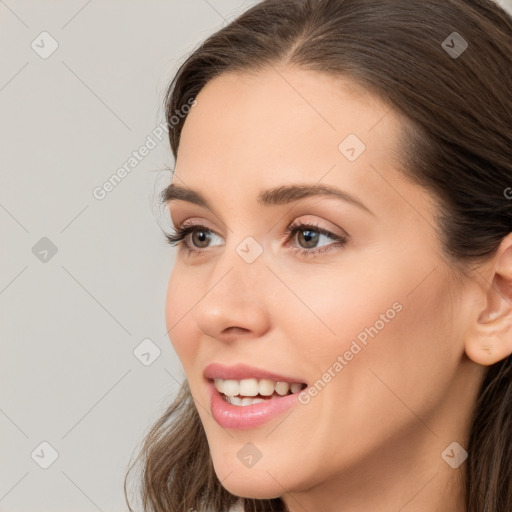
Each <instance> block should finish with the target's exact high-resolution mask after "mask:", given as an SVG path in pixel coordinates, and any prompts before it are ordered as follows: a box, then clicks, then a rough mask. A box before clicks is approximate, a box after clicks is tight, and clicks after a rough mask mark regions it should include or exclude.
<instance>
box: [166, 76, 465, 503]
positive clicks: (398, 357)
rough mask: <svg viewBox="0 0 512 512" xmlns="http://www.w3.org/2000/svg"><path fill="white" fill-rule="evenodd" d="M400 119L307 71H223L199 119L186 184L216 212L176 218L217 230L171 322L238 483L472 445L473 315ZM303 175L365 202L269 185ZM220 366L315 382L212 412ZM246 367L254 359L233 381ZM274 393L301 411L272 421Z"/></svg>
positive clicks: (349, 476) (224, 478)
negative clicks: (404, 150)
mask: <svg viewBox="0 0 512 512" xmlns="http://www.w3.org/2000/svg"><path fill="white" fill-rule="evenodd" d="M400 123H401V121H400V119H399V117H398V116H397V115H396V114H395V113H394V112H393V111H392V110H390V109H389V107H388V106H385V105H384V104H382V103H380V102H378V101H377V100H376V99H375V98H374V97H373V96H370V95H368V94H365V93H364V92H363V91H362V90H361V89H359V88H357V87H356V86H354V85H350V83H349V82H348V81H346V80H343V79H335V78H333V77H330V76H327V75H323V74H319V73H316V72H312V71H305V70H301V69H297V68H291V67H281V68H276V69H266V70H264V71H261V72H259V73H258V74H254V75H252V76H249V75H241V74H235V73H230V74H223V75H221V76H220V77H218V78H216V79H214V80H213V81H211V82H209V83H208V84H207V86H206V87H205V88H204V89H203V90H202V91H201V92H200V94H199V95H198V97H197V105H196V106H195V107H194V108H193V109H191V111H190V114H189V115H188V118H187V120H186V123H185V126H184V129H183V132H182V135H181V142H180V147H179V155H178V158H177V163H176V169H175V175H174V178H173V184H174V185H177V186H180V187H185V188H187V189H192V190H193V191H195V192H197V193H198V194H200V195H201V196H202V197H203V198H204V199H205V200H206V202H207V203H208V205H209V208H208V207H205V206H204V205H200V204H196V203H195V202H193V201H189V200H185V199H184V198H183V196H182V195H180V196H179V197H181V199H173V200H170V201H169V203H168V205H169V209H170V212H171V216H172V220H173V224H174V226H175V227H179V226H182V224H183V223H184V222H185V221H186V222H185V224H186V225H190V224H193V225H199V226H202V227H201V228H199V229H196V231H195V232H193V233H192V234H190V235H189V236H187V237H186V239H185V241H184V242H183V243H184V245H183V246H182V247H181V248H180V249H179V250H178V253H177V257H176V262H175V265H174V267H173V270H172V274H171V277H170V281H169V287H168V294H167V304H166V323H167V328H168V329H169V336H170V339H171V341H172V344H173V346H174V348H175V350H176V352H177V354H178V356H179V358H180V360H181V362H182V364H183V367H184V370H185V372H186V376H187V379H188V382H189V385H190V389H191V392H192V395H193V397H194V399H195V403H196V406H197V410H198V412H199V415H200V417H201V420H202V423H203V425H204V429H205V431H206V435H207V438H208V443H209V446H210V450H211V455H212V459H213V463H214V467H215V471H216V473H217V476H218V477H219V479H220V480H221V482H222V484H223V486H224V487H226V488H227V489H228V490H229V491H231V492H232V493H233V494H237V495H241V496H248V497H259V498H266V497H275V496H280V495H283V494H284V493H293V492H295V493H300V492H305V491H307V490H308V489H313V488H315V487H316V486H319V485H320V484H322V485H324V486H328V485H329V482H332V483H333V485H334V483H336V484H335V485H336V486H337V488H340V487H339V486H340V485H341V484H340V482H343V485H344V486H347V487H348V486H350V485H357V482H359V484H360V483H361V480H360V479H361V478H362V477H364V478H367V477H368V475H371V474H372V472H375V471H382V472H387V473H388V474H389V478H392V475H393V472H394V471H395V468H396V467H398V466H400V471H404V469H405V468H410V469H411V470H412V469H413V468H415V467H417V466H416V465H417V464H418V463H419V462H418V461H421V464H424V463H425V461H430V462H431V463H432V465H438V464H439V465H441V466H446V468H448V469H447V470H448V471H451V469H450V468H449V467H448V465H447V464H446V463H445V462H444V461H442V459H441V455H440V454H441V452H442V451H443V449H444V448H446V447H447V446H448V445H449V444H450V443H451V442H453V441H457V442H459V444H461V445H463V446H464V445H465V439H461V438H460V432H461V430H460V428H461V425H462V423H463V422H464V417H462V418H461V415H460V410H459V409H458V408H459V407H460V403H469V401H470V397H471V396H472V395H471V393H473V392H474V391H475V387H474V386H469V385H468V383H469V382H473V381H474V379H473V377H474V375H475V373H474V372H475V370H474V367H473V366H471V364H472V363H470V362H469V361H468V359H467V358H466V357H465V355H464V344H463V340H462V337H463V326H464V323H465V321H466V318H465V316H464V315H465V313H464V311H465V309H464V308H463V307H462V304H463V301H462V299H460V300H456V298H457V297H460V296H459V295H456V294H455V290H456V284H455V281H454V279H453V277H452V274H451V268H450V267H449V265H448V263H447V261H446V260H445V259H444V258H443V255H442V252H441V246H440V242H439V241H438V239H437V238H436V233H435V225H436V221H435V218H434V215H435V206H434V203H433V201H432V198H431V196H430V195H429V194H428V193H427V192H426V191H425V190H424V189H423V188H421V187H419V186H417V185H414V184H412V183H410V182H408V181H406V180H405V179H403V178H402V177H401V175H400V174H399V172H398V165H399V162H398V161H397V159H396V157H395V153H394V152H393V148H394V147H398V144H399V135H400V127H401V124H400ZM290 186H300V187H302V186H305V187H310V186H325V187H330V188H332V189H337V190H339V191H340V193H343V194H346V195H347V196H348V197H349V199H347V198H343V197H337V196H335V195H327V194H323V195H318V194H316V195H314V194H312V193H311V192H307V191H306V192H304V193H298V192H296V193H295V194H291V195H289V194H279V193H276V194H269V193H266V191H269V190H273V189H276V188H280V187H283V188H286V187H290ZM260 194H266V195H265V198H266V200H263V199H261V198H260V200H258V197H259V196H260ZM301 224H306V225H307V226H309V227H302V228H301V229H298V230H296V231H295V232H292V234H291V235H288V234H287V231H286V230H287V228H288V227H289V226H290V225H292V227H293V226H296V225H301ZM311 226H313V227H311ZM319 230H322V231H319ZM326 232H327V233H331V234H330V235H329V234H326ZM189 249H193V250H195V251H197V252H192V253H189V252H188V251H189ZM212 363H219V364H221V365H224V366H226V367H228V373H224V374H222V373H220V372H218V371H217V372H216V371H215V368H213V370H212V371H213V373H212V374H209V375H210V376H217V377H222V376H224V378H226V377H230V376H231V377H233V376H235V377H240V378H238V379H235V380H240V379H241V378H242V377H243V378H250V377H251V372H253V374H254V375H253V377H261V376H262V375H263V376H264V371H267V372H270V373H271V374H278V375H281V376H284V377H287V378H288V379H289V380H290V381H295V382H297V383H304V384H306V385H307V386H308V387H307V388H306V389H305V390H304V391H302V392H301V393H300V394H299V393H295V395H294V396H293V398H292V399H290V398H287V399H282V398H270V399H269V398H262V400H265V401H264V402H261V403H259V404H255V405H247V406H243V405H240V406H237V405H229V404H227V403H226V402H225V401H223V402H222V403H220V402H219V401H218V398H220V397H221V395H220V394H219V393H218V392H216V393H217V395H216V398H217V400H216V401H215V404H216V405H214V409H215V411H214V414H212V405H211V394H212V393H213V391H212V390H213V386H212V384H211V380H210V379H208V378H206V377H205V374H204V372H205V369H206V367H207V366H208V365H210V364H212ZM238 364H244V365H248V366H250V367H252V368H253V369H254V370H251V369H249V370H248V371H247V372H245V373H244V372H242V373H240V374H238V373H234V374H233V375H231V374H230V373H229V369H230V368H232V367H234V366H236V365H238ZM257 370H261V372H260V373H257ZM231 380H232V379H231ZM257 381H258V383H259V380H258V379H257ZM251 382H252V384H254V381H251ZM267 384H268V383H267ZM231 386H233V384H232V383H231ZM247 386H248V387H247V388H245V387H243V389H244V390H245V389H249V388H251V385H247ZM235 387H236V386H235ZM263 387H264V386H263ZM230 389H231V390H232V389H233V388H230ZM257 389H258V390H259V391H260V390H261V389H263V388H262V387H258V388H257ZM294 389H295V388H294ZM315 390H316V392H315ZM231 393H235V391H231ZM250 393H251V392H250V391H248V392H247V393H245V392H244V393H240V394H242V395H246V394H250ZM274 396H276V395H274ZM269 400H276V401H279V400H283V403H284V401H286V407H284V408H283V410H281V411H280V412H279V411H277V412H276V410H274V412H273V415H270V416H267V415H266V412H265V411H267V410H268V409H269V407H268V402H269ZM219 403H220V406H219ZM276 403H277V402H276ZM245 407H247V409H246V411H247V412H245V411H242V409H244V408H245ZM249 408H252V409H251V410H249ZM235 409H236V410H235ZM221 417H222V418H224V419H222V418H221ZM219 419H220V423H219ZM436 467H437V466H436ZM423 476H424V480H425V482H426V481H427V480H428V478H429V477H430V476H431V474H427V472H425V474H424V475H423ZM297 495H298V494H297Z"/></svg>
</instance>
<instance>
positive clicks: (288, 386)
mask: <svg viewBox="0 0 512 512" xmlns="http://www.w3.org/2000/svg"><path fill="white" fill-rule="evenodd" d="M214 383H215V388H216V389H217V391H219V393H222V394H224V395H226V396H228V397H230V398H231V397H235V398H237V395H240V396H244V397H250V396H256V395H258V394H259V395H261V396H271V395H273V394H274V392H276V393H277V394H278V395H281V396H284V395H287V394H288V392H289V391H290V390H291V392H292V393H297V392H298V391H300V390H301V389H302V384H301V383H299V382H293V383H290V382H282V381H281V382H274V381H273V380H270V379H260V380H258V379H242V380H233V379H226V380H224V379H214ZM259 400H263V399H262V398H261V399H259ZM253 402H254V401H253ZM253 402H251V403H253ZM232 403H235V402H232ZM254 403H257V402H254ZM235 405H244V404H236V403H235Z"/></svg>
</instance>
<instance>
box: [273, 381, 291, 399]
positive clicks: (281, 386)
mask: <svg viewBox="0 0 512 512" xmlns="http://www.w3.org/2000/svg"><path fill="white" fill-rule="evenodd" d="M288 391H290V384H288V382H276V392H277V394H278V395H281V396H284V395H286V394H287V393H288Z"/></svg>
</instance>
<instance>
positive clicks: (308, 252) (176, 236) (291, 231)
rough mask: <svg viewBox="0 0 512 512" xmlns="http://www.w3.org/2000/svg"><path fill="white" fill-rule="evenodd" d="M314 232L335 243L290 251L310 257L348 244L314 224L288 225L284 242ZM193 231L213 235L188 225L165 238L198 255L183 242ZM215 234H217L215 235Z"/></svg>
mask: <svg viewBox="0 0 512 512" xmlns="http://www.w3.org/2000/svg"><path fill="white" fill-rule="evenodd" d="M306 230H310V231H316V232H318V233H320V234H321V235H325V236H327V237H329V238H332V239H333V240H336V241H337V242H336V243H332V244H329V245H326V246H322V247H321V248H320V249H303V248H297V247H293V248H292V249H293V250H294V251H296V252H298V253H300V255H301V256H312V255H316V254H319V253H323V252H327V251H330V250H331V249H333V248H335V247H343V246H344V245H346V243H347V242H348V239H347V238H346V237H344V236H339V235H336V234H334V233H332V232H331V231H328V230H326V229H323V228H321V227H320V226H317V225H315V224H305V223H298V224H293V223H292V224H290V225H289V226H288V227H287V228H286V231H285V237H284V239H285V240H289V239H291V238H293V237H294V236H295V235H296V234H297V233H298V232H299V231H306ZM194 231H206V232H210V233H215V232H214V231H212V230H211V229H209V228H207V227H206V226H203V225H201V224H189V225H186V226H180V227H178V228H173V232H172V233H171V234H169V233H165V238H166V241H167V243H168V244H170V245H172V246H178V247H179V249H180V251H181V250H186V251H187V253H188V254H189V255H192V254H196V255H197V254H200V253H203V252H205V249H194V248H190V247H189V246H188V245H187V244H186V243H185V240H186V238H187V236H188V235H189V234H191V233H193V232H194ZM215 234H217V233H215Z"/></svg>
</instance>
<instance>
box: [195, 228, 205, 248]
mask: <svg viewBox="0 0 512 512" xmlns="http://www.w3.org/2000/svg"><path fill="white" fill-rule="evenodd" d="M193 234H194V236H195V237H196V240H197V239H198V240H199V242H200V243H199V244H196V243H195V240H194V245H199V247H205V246H202V245H201V243H202V242H207V241H208V236H207V235H206V233H205V232H204V231H195V232H194V233H193Z"/></svg>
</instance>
